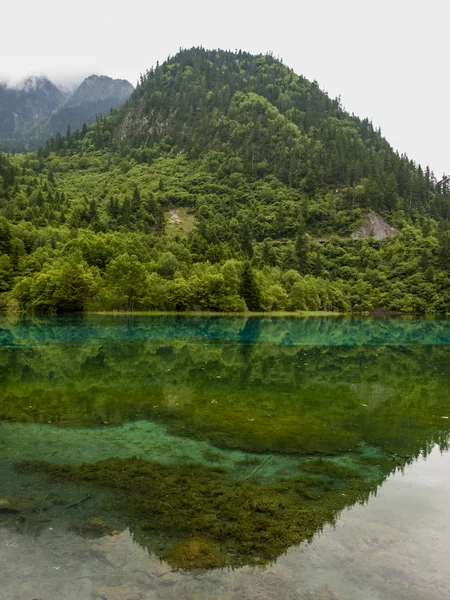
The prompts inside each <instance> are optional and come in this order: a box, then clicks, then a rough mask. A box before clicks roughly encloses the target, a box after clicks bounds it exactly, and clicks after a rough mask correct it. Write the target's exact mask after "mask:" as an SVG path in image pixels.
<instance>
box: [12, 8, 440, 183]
mask: <svg viewBox="0 0 450 600" xmlns="http://www.w3.org/2000/svg"><path fill="white" fill-rule="evenodd" d="M449 32H450V2H448V0H428V1H427V2H423V1H421V2H418V1H416V0H390V1H386V0H377V1H375V0H322V1H320V0H315V1H313V0H309V1H305V0H297V1H296V2H285V1H282V0H281V1H278V2H273V1H272V2H268V1H267V0H259V1H254V0H248V1H246V0H240V1H237V0H227V1H222V2H220V3H219V2H217V3H216V2H212V1H211V0H210V1H205V0H189V1H186V0H183V1H180V0H172V1H169V2H162V1H161V0H160V1H158V2H152V1H151V0H147V1H143V0H127V1H126V2H114V1H112V0H108V1H106V0H77V2H70V3H69V2H67V0H66V1H64V0H40V1H39V2H36V0H22V1H21V2H16V3H15V4H13V3H12V2H8V3H7V6H2V11H1V35H0V79H8V80H11V81H14V80H16V81H17V80H18V79H20V78H23V77H24V76H26V75H30V74H37V75H41V74H46V75H48V76H49V77H50V78H53V80H54V81H56V82H65V83H70V82H73V81H75V80H78V79H81V78H82V77H83V76H85V75H88V74H91V73H97V74H105V75H109V76H111V77H120V78H124V79H128V80H129V81H131V83H133V84H135V83H136V81H137V79H138V77H139V74H140V73H141V72H145V71H146V70H147V68H149V67H150V66H151V65H154V64H155V63H156V61H157V60H159V61H160V62H163V61H164V60H165V59H166V58H167V56H168V55H173V54H175V53H176V52H177V50H178V49H179V48H180V47H184V48H186V47H191V46H198V45H203V46H204V47H206V48H225V49H232V50H234V49H239V48H241V49H243V50H247V51H250V52H253V53H259V52H266V51H268V50H271V51H272V52H273V53H274V54H275V55H277V56H280V57H281V58H282V59H283V61H284V63H285V64H287V65H288V66H290V67H292V68H293V69H294V70H295V71H296V72H297V73H299V74H303V75H304V76H306V77H307V78H308V79H316V80H317V81H318V82H319V84H320V86H321V87H322V88H323V89H326V90H327V91H328V92H329V94H330V96H333V97H334V96H337V95H341V98H342V102H343V104H344V106H345V108H346V109H347V110H348V111H350V112H354V113H355V114H356V115H358V116H360V117H366V116H367V117H369V118H371V119H372V120H373V122H374V124H375V125H376V126H380V127H381V129H382V133H383V134H384V135H385V136H386V137H387V139H388V140H389V142H390V143H391V144H392V145H393V146H394V148H396V149H398V150H399V151H400V152H406V153H407V154H408V156H409V157H410V158H412V159H414V160H416V161H417V162H420V163H421V164H422V165H423V166H425V165H427V164H429V165H430V167H431V168H432V169H433V170H434V171H435V173H436V175H438V176H439V175H441V174H442V172H444V171H445V172H447V173H448V172H450V151H449V145H450V102H449V100H450V52H449V47H450V46H449Z"/></svg>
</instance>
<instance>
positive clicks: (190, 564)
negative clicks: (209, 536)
mask: <svg viewBox="0 0 450 600" xmlns="http://www.w3.org/2000/svg"><path fill="white" fill-rule="evenodd" d="M164 558H165V560H166V561H167V562H168V563H169V565H170V566H171V567H173V568H175V569H183V570H184V571H192V570H195V569H213V568H214V567H220V566H223V563H224V557H223V556H222V555H221V553H220V550H219V548H218V547H217V546H216V544H213V543H212V542H209V541H208V540H204V539H202V538H198V537H194V538H190V539H188V540H185V541H183V542H179V543H178V544H175V546H172V548H169V550H168V551H167V552H166V553H165V554H164Z"/></svg>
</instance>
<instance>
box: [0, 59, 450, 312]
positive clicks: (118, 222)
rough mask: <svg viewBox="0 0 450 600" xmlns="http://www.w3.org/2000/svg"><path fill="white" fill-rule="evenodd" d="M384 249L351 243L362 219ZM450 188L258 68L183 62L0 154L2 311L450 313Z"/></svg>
mask: <svg viewBox="0 0 450 600" xmlns="http://www.w3.org/2000/svg"><path fill="white" fill-rule="evenodd" d="M372 213H373V214H375V215H378V216H379V217H382V218H383V219H384V220H386V221H387V222H388V223H389V225H390V226H392V227H393V228H395V230H396V231H397V232H396V234H395V235H393V236H392V237H388V238H386V239H384V240H376V239H375V238H374V237H370V236H369V237H367V238H359V239H354V237H355V236H352V234H353V233H354V232H355V231H356V230H357V229H358V228H359V227H360V226H361V225H363V224H364V223H365V221H366V220H367V215H368V214H372ZM449 217H450V185H449V180H448V178H447V177H445V176H439V177H436V176H435V175H434V174H433V172H432V171H431V170H430V169H429V168H428V167H427V168H425V169H423V168H422V167H421V166H419V165H417V164H416V163H414V162H413V161H412V160H411V159H410V158H408V157H407V156H405V155H399V154H398V153H396V152H395V151H394V150H393V149H392V147H391V146H390V145H389V143H388V141H387V140H386V139H385V138H384V137H383V136H382V134H381V131H380V130H377V129H376V128H374V126H373V125H372V123H371V122H370V121H369V120H368V119H359V118H357V117H356V116H355V115H351V114H349V113H347V112H346V111H345V110H344V109H343V108H342V106H341V103H340V101H339V100H337V99H331V98H330V97H329V96H328V95H327V94H326V93H324V92H323V91H321V89H320V87H319V85H318V84H317V83H316V82H310V81H308V80H306V79H305V78H303V77H302V76H298V75H296V74H295V73H294V72H293V71H292V70H291V69H289V68H288V67H287V66H285V65H284V64H283V63H282V62H281V61H280V60H278V59H276V58H275V57H273V56H272V55H270V54H268V55H260V56H253V55H250V54H247V53H245V52H226V51H218V50H214V51H209V50H205V49H203V48H192V49H190V50H182V51H180V52H179V53H178V54H176V55H175V56H174V57H171V58H169V59H168V60H167V61H166V62H164V63H163V64H161V65H159V64H158V65H157V66H156V67H155V68H152V69H150V70H149V71H148V72H147V73H146V74H145V75H143V76H142V77H141V79H140V82H139V83H138V85H137V88H136V90H135V91H134V93H133V94H132V96H131V98H130V99H129V100H128V102H126V103H125V104H124V105H122V106H120V107H118V108H116V109H114V110H112V111H111V113H110V114H108V115H103V116H99V117H98V118H97V120H96V123H95V124H94V125H91V126H83V127H82V129H80V130H76V131H71V130H70V128H68V130H67V133H66V135H65V136H60V135H59V134H58V135H57V136H56V137H54V138H52V139H50V140H49V141H48V142H47V143H46V144H45V145H44V146H43V147H41V148H40V149H39V150H38V151H37V152H34V153H29V154H17V155H7V154H0V309H2V310H9V311H26V312H48V313H61V312H79V311H115V310H119V311H218V312H240V311H246V310H249V311H339V312H370V311H373V310H388V311H401V312H407V313H408V312H409V313H430V314H446V313H448V312H450V276H449V269H450V221H449Z"/></svg>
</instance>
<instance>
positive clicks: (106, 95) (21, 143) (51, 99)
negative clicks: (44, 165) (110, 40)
mask: <svg viewBox="0 0 450 600" xmlns="http://www.w3.org/2000/svg"><path fill="white" fill-rule="evenodd" d="M132 92H133V86H132V85H131V83H129V82H128V81H126V80H124V79H112V78H111V77H107V76H105V75H100V76H99V75H90V76H89V77H87V78H86V79H85V80H84V81H83V82H82V83H81V84H80V85H79V86H78V87H77V88H76V89H75V90H74V91H73V92H72V93H68V92H65V91H63V90H61V89H60V88H59V87H58V86H56V85H55V84H54V83H52V82H51V81H50V80H49V79H48V78H47V77H36V76H32V77H28V78H27V79H25V80H24V81H23V82H21V83H20V84H18V85H15V86H10V85H8V84H7V83H1V82H0V150H5V151H10V152H21V151H29V150H33V149H36V148H37V147H38V146H39V145H40V144H41V143H42V142H44V141H45V140H46V139H48V138H49V137H51V136H52V135H56V134H57V133H61V134H63V133H65V132H66V130H67V127H68V126H70V127H71V129H72V130H73V129H77V128H81V127H82V125H83V123H86V124H87V125H89V124H90V123H93V122H94V121H95V117H96V116H97V115H99V114H106V113H108V112H109V111H110V110H111V108H114V107H115V106H118V105H119V104H122V103H124V102H126V100H128V98H129V97H130V95H131V93H132Z"/></svg>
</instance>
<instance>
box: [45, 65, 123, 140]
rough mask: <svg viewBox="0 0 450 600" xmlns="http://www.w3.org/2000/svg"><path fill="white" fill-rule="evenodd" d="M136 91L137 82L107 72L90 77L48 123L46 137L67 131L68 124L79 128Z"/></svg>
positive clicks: (105, 112) (73, 127)
mask: <svg viewBox="0 0 450 600" xmlns="http://www.w3.org/2000/svg"><path fill="white" fill-rule="evenodd" d="M132 92H133V86H132V85H131V83H129V82H128V81H126V80H125V79H111V77H106V76H104V75H101V76H98V75H91V76H90V77H87V78H86V79H85V80H84V81H83V82H82V83H81V85H80V86H79V87H78V88H77V89H76V90H75V91H74V92H73V94H71V95H70V96H69V98H68V99H67V101H66V102H65V104H64V106H63V107H62V108H60V110H58V111H57V112H56V113H55V114H53V115H52V116H51V118H50V119H49V121H48V122H47V123H46V125H45V128H44V131H45V137H47V138H48V137H50V136H51V135H55V134H56V133H58V132H59V133H65V132H66V129H67V126H68V125H70V127H71V128H72V129H79V128H81V127H82V126H83V124H84V123H86V124H89V123H93V122H94V121H95V117H96V116H97V115H102V114H103V115H104V114H107V113H108V112H109V111H110V110H111V109H112V108H114V107H115V106H118V105H119V104H122V103H124V102H126V101H127V100H128V98H129V97H130V95H131V93H132Z"/></svg>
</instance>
